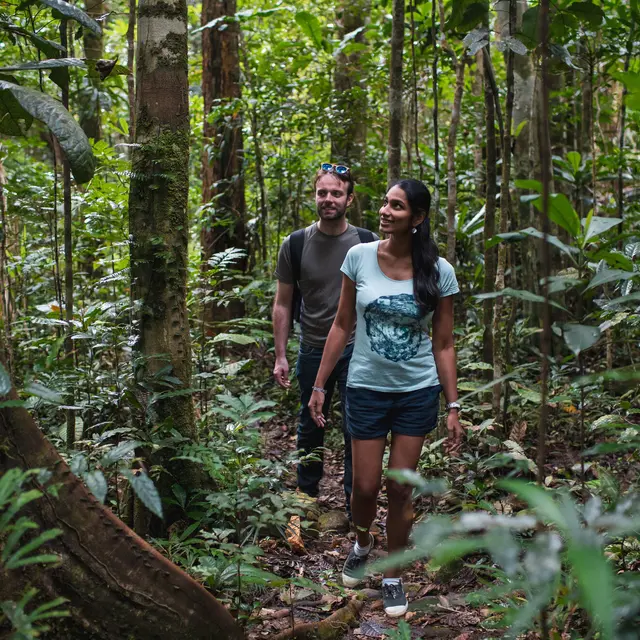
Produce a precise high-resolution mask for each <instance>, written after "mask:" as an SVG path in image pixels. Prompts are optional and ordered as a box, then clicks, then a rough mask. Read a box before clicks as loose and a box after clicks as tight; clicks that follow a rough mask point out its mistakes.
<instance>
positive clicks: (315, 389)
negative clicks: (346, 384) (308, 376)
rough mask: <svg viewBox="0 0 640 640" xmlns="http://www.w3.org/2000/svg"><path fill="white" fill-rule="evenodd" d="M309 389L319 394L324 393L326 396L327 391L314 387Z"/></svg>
mask: <svg viewBox="0 0 640 640" xmlns="http://www.w3.org/2000/svg"><path fill="white" fill-rule="evenodd" d="M311 388H312V389H313V390H314V391H318V392H319V393H324V395H325V396H326V395H327V390H326V389H323V388H322V387H316V386H313V387H311Z"/></svg>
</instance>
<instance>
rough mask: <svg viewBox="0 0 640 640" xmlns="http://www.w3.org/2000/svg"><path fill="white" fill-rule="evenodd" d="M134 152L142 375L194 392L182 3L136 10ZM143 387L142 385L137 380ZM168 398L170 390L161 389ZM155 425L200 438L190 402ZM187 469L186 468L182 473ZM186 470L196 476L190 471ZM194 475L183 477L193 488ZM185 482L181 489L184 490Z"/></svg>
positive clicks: (165, 1)
mask: <svg viewBox="0 0 640 640" xmlns="http://www.w3.org/2000/svg"><path fill="white" fill-rule="evenodd" d="M136 58H137V77H136V86H137V95H136V146H135V147H134V150H133V156H132V165H133V167H132V168H133V171H132V177H131V188H130V192H129V231H130V235H131V248H130V252H131V278H132V297H133V300H134V302H135V304H136V305H137V309H138V312H137V313H138V324H137V328H138V334H139V340H138V343H137V349H138V351H139V354H140V356H142V357H141V359H140V365H139V367H140V371H139V372H138V375H142V376H144V377H146V380H147V382H148V383H150V384H151V385H153V384H154V380H153V378H154V376H155V375H157V374H158V373H159V372H160V371H161V370H163V369H165V368H166V367H167V365H168V366H169V368H170V371H171V374H170V375H171V376H173V377H174V378H177V379H178V380H180V383H181V386H180V388H182V389H188V388H189V387H190V386H191V340H190V335H189V320H188V316H187V306H186V295H187V267H188V255H187V243H188V229H189V227H188V216H187V199H188V189H189V97H188V96H189V86H188V81H187V5H186V2H185V0H142V1H141V2H140V3H139V5H138V49H137V56H136ZM138 379H139V378H138ZM163 390H165V391H166V387H163ZM154 408H155V409H156V414H157V419H158V422H160V423H164V424H170V425H171V426H172V427H173V428H174V429H176V430H177V431H178V432H179V433H180V434H181V435H183V436H185V437H188V438H193V439H195V438H196V425H195V419H194V411H193V402H192V399H191V396H190V395H188V394H187V395H176V396H173V397H169V398H165V399H163V400H160V401H159V402H158V404H157V405H156V406H155V407H154ZM181 468H182V467H181ZM185 469H190V470H192V469H193V468H192V467H190V466H187V467H185ZM190 480H191V486H193V482H195V475H192V474H190V473H188V472H187V473H186V477H183V478H182V482H184V483H185V484H186V486H189V484H190V482H189V481H190ZM182 482H181V483H182Z"/></svg>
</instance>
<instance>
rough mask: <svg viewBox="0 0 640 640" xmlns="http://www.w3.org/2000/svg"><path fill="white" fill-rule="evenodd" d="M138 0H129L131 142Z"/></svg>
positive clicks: (133, 134)
mask: <svg viewBox="0 0 640 640" xmlns="http://www.w3.org/2000/svg"><path fill="white" fill-rule="evenodd" d="M135 34H136V0H129V24H128V26H127V69H129V75H128V76H127V95H128V96H129V143H130V144H133V142H134V141H135V139H136V80H135V75H134V64H135V57H136V38H135Z"/></svg>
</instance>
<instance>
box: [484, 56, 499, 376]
mask: <svg viewBox="0 0 640 640" xmlns="http://www.w3.org/2000/svg"><path fill="white" fill-rule="evenodd" d="M482 51H483V58H484V62H485V64H484V75H485V82H484V109H485V114H486V123H487V125H486V126H487V129H486V130H487V159H486V176H487V191H486V196H487V197H486V202H485V215H484V241H485V243H486V242H487V241H488V240H490V239H491V238H493V236H494V235H495V231H496V229H495V227H496V220H495V215H496V182H497V180H496V163H497V157H496V156H497V153H496V127H495V97H494V95H493V89H492V86H491V82H489V81H488V79H487V76H488V75H489V68H488V67H489V65H488V63H487V58H489V56H490V55H491V53H490V50H489V45H487V46H486V47H484V49H482ZM495 278H496V249H495V247H491V248H489V249H487V248H485V251H484V285H483V291H484V292H485V293H486V292H489V291H493V286H494V282H495ZM492 320H493V300H492V299H491V298H488V299H486V300H484V301H483V324H484V334H483V338H482V354H483V359H484V361H485V362H487V363H489V364H491V363H492V362H493V335H492V332H493V322H492Z"/></svg>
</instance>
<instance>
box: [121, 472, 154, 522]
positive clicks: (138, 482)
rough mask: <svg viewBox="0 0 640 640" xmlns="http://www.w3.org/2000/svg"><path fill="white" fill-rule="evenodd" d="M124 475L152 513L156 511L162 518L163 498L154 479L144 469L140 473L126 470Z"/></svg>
mask: <svg viewBox="0 0 640 640" xmlns="http://www.w3.org/2000/svg"><path fill="white" fill-rule="evenodd" d="M124 475H125V477H126V478H127V479H128V480H129V482H130V483H131V487H132V488H133V491H134V493H135V494H136V496H138V498H140V500H141V501H142V503H143V504H144V506H145V507H147V509H149V511H151V512H152V513H155V514H156V515H157V516H158V518H162V500H161V499H160V494H159V493H158V490H157V489H156V485H155V484H153V480H152V479H151V478H150V477H149V476H148V475H147V474H146V473H145V472H144V471H141V472H140V473H138V474H135V473H133V472H131V471H125V472H124Z"/></svg>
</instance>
